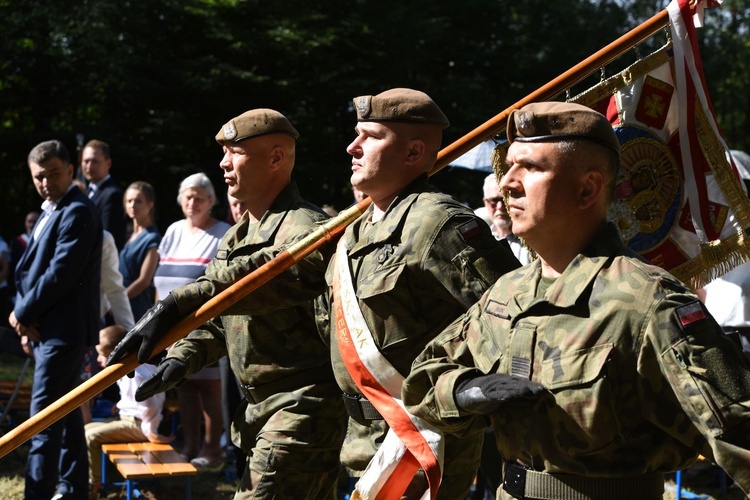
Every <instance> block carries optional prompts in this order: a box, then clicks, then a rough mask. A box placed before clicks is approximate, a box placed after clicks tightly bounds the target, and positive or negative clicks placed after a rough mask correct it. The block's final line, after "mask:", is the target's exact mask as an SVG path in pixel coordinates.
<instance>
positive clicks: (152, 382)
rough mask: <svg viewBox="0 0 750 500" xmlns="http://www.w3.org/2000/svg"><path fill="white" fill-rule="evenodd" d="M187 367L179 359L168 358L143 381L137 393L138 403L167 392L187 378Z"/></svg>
mask: <svg viewBox="0 0 750 500" xmlns="http://www.w3.org/2000/svg"><path fill="white" fill-rule="evenodd" d="M186 373H187V365H186V364H185V362H184V361H182V360H181V359H177V358H167V359H165V360H164V361H162V362H161V363H159V366H157V367H156V370H154V373H152V374H151V376H150V377H149V378H147V379H146V380H144V381H143V383H142V384H141V385H139V386H138V389H137V390H136V391H135V400H136V401H145V400H147V399H148V398H150V397H151V396H153V395H154V394H158V393H160V392H165V391H168V390H169V389H171V388H172V387H174V386H176V385H178V384H179V383H180V382H182V380H183V379H184V378H185V374H186Z"/></svg>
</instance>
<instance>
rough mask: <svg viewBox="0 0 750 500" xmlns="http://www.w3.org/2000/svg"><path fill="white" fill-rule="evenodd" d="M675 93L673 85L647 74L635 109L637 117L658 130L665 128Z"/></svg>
mask: <svg viewBox="0 0 750 500" xmlns="http://www.w3.org/2000/svg"><path fill="white" fill-rule="evenodd" d="M673 93H674V87H673V86H672V85H670V84H668V83H667V82H663V81H661V80H658V79H656V78H654V77H652V76H650V75H646V79H645V81H644V82H643V88H642V89H641V98H640V100H639V101H638V107H637V108H636V110H635V117H636V119H637V120H638V121H640V122H642V123H644V124H646V125H648V126H649V127H651V128H655V129H658V130H661V129H662V128H664V123H665V122H666V120H667V115H668V111H669V103H670V101H671V100H672V94H673Z"/></svg>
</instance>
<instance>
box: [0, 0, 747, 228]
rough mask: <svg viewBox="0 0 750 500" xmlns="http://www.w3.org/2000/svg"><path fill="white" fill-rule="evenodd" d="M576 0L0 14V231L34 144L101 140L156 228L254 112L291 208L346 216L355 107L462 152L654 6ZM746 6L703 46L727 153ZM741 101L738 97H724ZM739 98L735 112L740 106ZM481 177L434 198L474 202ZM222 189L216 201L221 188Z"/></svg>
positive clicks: (170, 3) (156, 1)
mask: <svg viewBox="0 0 750 500" xmlns="http://www.w3.org/2000/svg"><path fill="white" fill-rule="evenodd" d="M663 7H664V6H663V5H658V3H657V2H651V4H649V3H648V2H646V3H645V4H644V2H635V1H632V2H631V3H630V4H629V3H628V2H623V1H620V2H615V1H613V0H588V1H583V2H581V1H572V0H562V1H559V2H546V1H542V0H527V1H524V2H505V1H499V0H464V1H462V2H432V1H426V0H412V1H410V2H403V1H401V0H381V1H380V2H376V3H373V2H368V1H365V0H347V1H343V0H328V1H326V2H306V1H301V0H287V1H286V2H262V1H260V0H182V1H179V2H177V1H174V0H125V1H121V2H107V1H101V0H68V1H67V2H55V1H52V0H13V1H11V0H0V23H1V24H0V27H1V28H2V29H0V165H2V168H3V169H4V170H3V171H4V172H5V174H6V175H5V182H4V186H3V188H2V192H3V194H4V196H2V197H0V208H1V209H2V210H3V213H4V217H3V226H2V231H0V234H3V235H4V236H6V237H9V236H13V235H14V234H17V233H18V232H20V231H21V229H22V227H21V221H22V220H23V214H24V213H25V212H26V211H28V210H30V209H32V208H35V207H38V206H39V202H40V200H39V198H38V196H37V195H36V194H35V193H34V191H33V187H32V185H31V180H30V178H29V175H28V169H27V167H26V163H25V159H26V155H27V154H28V151H29V150H30V149H31V148H32V147H33V146H34V145H35V144H36V143H38V142H40V141H42V140H47V139H51V138H59V139H61V140H63V141H64V142H65V143H66V144H67V145H68V147H69V148H70V149H71V150H72V151H74V150H75V147H76V134H81V135H82V136H83V137H84V139H85V140H89V139H92V138H98V139H102V140H105V141H107V142H109V143H110V145H111V147H112V152H113V171H112V173H113V176H115V177H116V179H117V180H118V181H120V182H121V183H122V184H123V186H126V185H127V184H129V183H130V182H131V181H134V180H146V181H149V182H151V183H152V184H153V185H154V186H155V188H156V190H157V196H158V198H157V205H158V209H159V212H160V219H159V221H158V222H159V224H160V226H162V227H165V226H166V225H167V224H168V223H169V222H171V221H173V220H175V219H177V218H179V217H180V216H181V215H180V214H179V209H178V207H177V205H176V203H175V201H174V200H175V195H176V190H177V186H178V183H179V181H180V180H181V179H182V178H183V177H185V176H186V175H189V174H191V173H194V172H196V171H204V172H206V173H207V174H208V175H209V176H210V177H211V178H212V180H213V181H214V183H215V185H216V186H217V188H220V187H221V185H222V176H221V171H220V169H219V168H218V162H219V159H220V158H221V150H220V148H219V147H218V146H217V144H216V143H215V142H214V140H213V137H214V135H215V133H216V132H217V131H218V129H219V127H220V126H221V125H222V124H223V123H225V122H226V121H227V120H228V119H229V118H231V117H233V116H236V115H237V114H239V113H241V112H243V111H245V110H247V109H250V108H254V107H271V108H275V109H278V110H279V111H282V112H284V113H285V114H286V115H287V116H289V118H290V119H291V120H292V122H293V123H294V124H295V126H296V127H297V128H298V130H299V131H300V133H301V138H300V140H299V142H298V150H299V153H298V165H297V167H296V173H295V176H296V178H297V180H298V182H299V183H300V185H301V188H302V190H303V193H304V195H305V196H306V197H307V198H309V199H310V200H311V201H313V202H316V203H318V204H322V203H333V204H334V205H335V206H337V207H338V208H343V207H345V206H347V205H348V204H349V203H350V202H351V195H350V191H349V182H348V178H349V173H350V170H349V165H350V158H349V156H348V155H347V153H346V151H345V148H346V146H347V144H348V143H349V141H350V139H351V138H352V136H353V126H354V116H355V115H354V112H353V110H352V106H351V99H352V98H353V97H355V96H357V95H363V94H375V93H378V92H380V91H382V90H385V89H387V88H391V87H397V86H400V87H413V88H418V89H422V90H424V91H426V92H428V93H429V94H430V95H431V96H432V97H433V98H434V99H435V100H436V101H437V102H438V103H439V104H440V105H441V107H442V108H443V109H444V111H445V112H446V114H447V115H448V117H449V118H450V120H451V122H452V125H451V127H450V128H449V129H448V130H447V131H446V136H445V141H444V143H445V144H446V145H447V144H448V143H450V142H452V141H454V140H456V139H458V138H460V137H461V136H463V135H464V134H466V133H467V132H469V131H470V130H472V129H473V128H475V127H477V126H478V125H480V124H482V123H483V122H484V121H486V120H488V119H490V118H492V117H493V116H494V115H495V114H497V113H498V112H500V111H502V110H503V109H505V108H506V107H507V106H509V105H511V104H512V103H514V102H516V101H517V100H518V99H520V98H522V97H524V96H525V95H527V94H528V93H529V92H531V91H533V90H535V89H536V88H538V87H539V86H541V85H543V84H544V83H546V82H547V81H549V80H550V79H552V78H554V77H555V76H557V75H559V74H560V73H562V72H563V71H565V70H567V69H568V68H570V67H572V66H573V65H575V64H576V63H577V62H579V61H580V60H582V59H583V58H584V57H586V56H588V55H590V54H591V53H593V52H594V51H596V50H598V49H599V48H601V47H603V46H605V45H606V44H607V43H609V42H611V41H612V40H614V39H616V38H617V37H618V36H619V35H621V34H622V33H624V32H625V31H627V30H628V29H630V28H633V27H634V26H636V25H637V23H638V22H641V21H642V20H643V19H645V18H646V17H649V16H651V15H653V14H654V13H656V12H657V11H658V10H660V9H661V8H663ZM747 11H748V5H747V0H726V1H725V4H724V7H723V8H722V9H721V10H720V13H710V15H709V16H707V22H706V24H707V25H708V26H709V28H708V29H707V30H706V31H705V33H704V34H702V36H703V38H702V50H703V56H704V66H705V69H706V74H707V78H708V81H709V88H710V90H711V92H712V96H713V98H714V104H715V106H716V109H717V113H718V114H719V121H720V123H721V124H722V125H724V127H725V131H727V135H728V136H729V138H730V139H731V140H730V142H731V143H732V144H733V145H734V146H733V147H736V148H739V149H742V148H745V149H748V148H750V144H748V141H750V140H749V139H747V138H746V137H744V134H742V133H741V132H742V129H743V128H744V127H745V126H746V124H747V113H748V105H747V99H748V97H747V96H745V95H744V93H743V92H741V91H740V90H741V89H743V88H745V87H746V85H747V83H748V82H747V80H748V78H749V77H750V76H749V75H750V69H749V68H748V59H747V58H748V54H750V51H749V50H748V47H747V45H748V41H747V40H748V37H747V30H748V27H747V21H746V19H747V16H746V14H747ZM738 100H739V101H738ZM738 102H740V103H741V105H737V103H738ZM482 177H483V176H482V175H481V174H476V173H473V172H470V171H466V170H463V171H460V172H459V171H446V172H441V173H439V174H438V175H436V176H435V178H434V179H433V180H434V182H435V183H436V184H438V185H439V186H441V187H443V188H444V189H446V190H447V191H449V192H452V193H453V194H455V195H456V197H457V198H459V199H461V200H466V201H469V202H470V203H471V204H472V205H474V206H476V205H477V204H478V203H480V200H479V199H480V197H481V179H482ZM219 192H222V190H221V189H219Z"/></svg>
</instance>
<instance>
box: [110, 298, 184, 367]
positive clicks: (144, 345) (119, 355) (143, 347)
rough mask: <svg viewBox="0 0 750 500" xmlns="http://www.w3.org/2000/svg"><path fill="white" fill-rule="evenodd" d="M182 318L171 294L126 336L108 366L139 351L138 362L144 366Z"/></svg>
mask: <svg viewBox="0 0 750 500" xmlns="http://www.w3.org/2000/svg"><path fill="white" fill-rule="evenodd" d="M178 321H180V316H179V314H178V312H177V301H176V300H175V298H174V296H173V295H172V294H171V293H170V294H169V295H167V296H166V298H165V299H164V300H160V301H159V302H157V303H156V305H154V307H152V308H151V309H149V310H148V311H146V314H144V315H143V317H142V318H141V319H140V321H138V323H136V324H135V326H134V327H133V328H132V330H130V331H129V332H128V334H127V335H125V338H124V339H122V341H120V343H119V344H117V346H115V348H114V350H113V351H112V354H110V355H109V358H108V359H107V366H111V365H113V364H114V363H119V362H120V361H122V360H123V358H125V356H127V355H128V354H130V353H131V352H133V351H134V350H136V349H138V356H137V358H138V362H139V363H141V364H143V363H146V362H147V361H148V360H149V359H150V358H151V353H152V352H153V351H154V349H155V348H156V344H158V343H159V341H160V340H161V339H162V338H163V337H164V335H165V334H166V333H167V332H168V331H169V329H170V328H172V327H173V326H174V325H176V324H177V322H178Z"/></svg>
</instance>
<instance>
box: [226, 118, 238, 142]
mask: <svg viewBox="0 0 750 500" xmlns="http://www.w3.org/2000/svg"><path fill="white" fill-rule="evenodd" d="M235 137H237V127H235V126H234V122H229V123H227V124H226V125H224V139H226V140H228V141H231V140H232V139H234V138H235Z"/></svg>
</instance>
